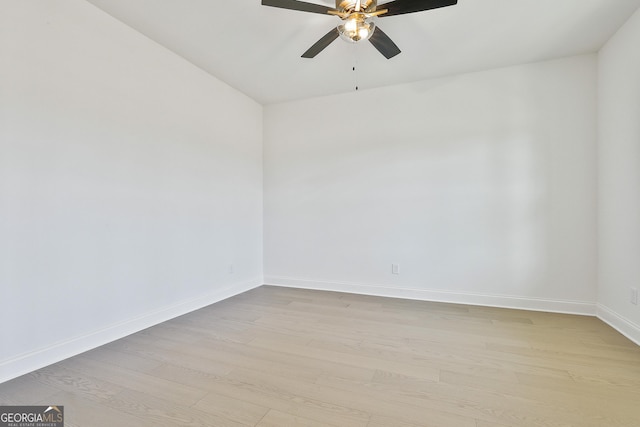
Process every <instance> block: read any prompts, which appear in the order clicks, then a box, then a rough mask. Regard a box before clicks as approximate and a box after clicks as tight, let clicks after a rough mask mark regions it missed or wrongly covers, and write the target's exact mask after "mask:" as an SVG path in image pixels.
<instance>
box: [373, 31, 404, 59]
mask: <svg viewBox="0 0 640 427" xmlns="http://www.w3.org/2000/svg"><path fill="white" fill-rule="evenodd" d="M369 41H370V42H371V44H372V45H373V46H374V47H375V48H376V49H378V52H380V53H381V54H383V55H384V57H385V58H387V59H391V58H393V57H394V56H396V55H397V54H399V53H400V52H401V50H400V48H398V46H396V44H395V43H394V42H393V41H392V40H391V39H390V38H389V36H388V35H386V34H385V33H384V31H382V30H381V29H380V27H376V29H375V30H374V31H373V34H371V38H370V39H369Z"/></svg>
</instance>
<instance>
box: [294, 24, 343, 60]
mask: <svg viewBox="0 0 640 427" xmlns="http://www.w3.org/2000/svg"><path fill="white" fill-rule="evenodd" d="M339 36H340V33H338V29H337V28H333V29H331V31H329V32H328V33H327V34H325V35H324V37H322V38H321V39H320V40H318V41H317V42H316V43H315V44H314V45H313V46H311V47H310V48H309V50H307V51H306V52H305V53H303V54H302V57H303V58H314V57H315V56H316V55H317V54H319V53H320V52H322V51H323V50H324V48H326V47H327V46H329V45H330V44H331V43H332V42H333V41H334V40H335V39H337V38H338V37H339Z"/></svg>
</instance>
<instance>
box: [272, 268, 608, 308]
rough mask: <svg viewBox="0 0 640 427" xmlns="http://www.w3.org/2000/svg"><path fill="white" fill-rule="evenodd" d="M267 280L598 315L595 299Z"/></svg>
mask: <svg viewBox="0 0 640 427" xmlns="http://www.w3.org/2000/svg"><path fill="white" fill-rule="evenodd" d="M265 284H267V285H273V286H283V287H289V288H302V289H315V290H322V291H334V292H347V293H354V294H364V295H374V296H381V297H390V298H406V299H414V300H422V301H436V302H446V303H454V304H467V305H481V306H489V307H501V308H513V309H519V310H533V311H547V312H553V313H566V314H578V315H583V316H595V315H596V304H595V302H586V301H568V300H550V299H543V298H529V297H519V296H511V295H491V294H480V293H469V292H450V291H443V290H430V289H412V288H399V287H391V286H385V285H365V284H358V283H344V282H321V281H315V280H302V279H294V278H288V277H275V276H267V277H265Z"/></svg>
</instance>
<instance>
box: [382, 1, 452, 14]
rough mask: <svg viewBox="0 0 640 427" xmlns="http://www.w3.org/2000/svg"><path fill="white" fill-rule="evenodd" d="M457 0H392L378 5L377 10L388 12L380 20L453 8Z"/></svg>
mask: <svg viewBox="0 0 640 427" xmlns="http://www.w3.org/2000/svg"><path fill="white" fill-rule="evenodd" d="M455 4H458V0H394V1H392V2H389V3H385V4H381V5H378V9H387V10H388V12H387V13H385V14H384V15H380V17H381V18H384V17H387V16H394V15H403V14H405V13H414V12H422V11H424V10H431V9H438V8H440V7H447V6H453V5H455Z"/></svg>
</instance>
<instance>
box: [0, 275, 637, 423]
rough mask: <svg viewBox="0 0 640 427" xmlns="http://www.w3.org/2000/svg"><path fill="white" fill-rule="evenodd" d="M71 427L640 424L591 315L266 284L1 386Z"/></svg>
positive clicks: (624, 348) (630, 354)
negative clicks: (56, 411)
mask: <svg viewBox="0 0 640 427" xmlns="http://www.w3.org/2000/svg"><path fill="white" fill-rule="evenodd" d="M0 404H3V405H11V404H41V405H49V404H58V405H64V407H65V416H66V426H67V427H102V426H104V427H116V426H118V427H123V426H216V427H217V426H223V427H224V426H257V427H283V426H310V427H315V426H338V427H343V426H346V427H349V426H361V427H383V426H394V427H395V426H397V427H415V426H434V427H436V426H438V427H439V426H442V427H445V426H446V427H507V426H514V427H516V426H517V427H529V426H531V427H533V426H554V427H560V426H563V427H566V426H575V427H595V426H598V427H617V426H625V427H626V426H628V427H638V426H640V347H638V346H636V345H635V344H633V343H631V342H630V341H628V340H627V339H626V338H624V337H623V336H621V335H620V334H619V333H617V332H616V331H614V330H613V329H612V328H610V327H609V326H607V325H605V324H604V323H602V322H601V321H600V320H598V319H596V318H591V317H582V316H571V315H562V314H550V313H538V312H530V311H518V310H507V309H497V308H486V307H473V306H463V305H455V304H441V303H432V302H419V301H410V300H400V299H392V298H379V297H371V296H362V295H352V294H340V293H334V292H321V291H310V290H299V289H287V288H278V287H270V286H263V287H261V288H258V289H255V290H253V291H250V292H247V293H245V294H242V295H238V296H236V297H234V298H231V299H228V300H226V301H223V302H220V303H218V304H214V305H212V306H209V307H207V308H204V309H202V310H199V311H196V312H194V313H191V314H188V315H185V316H182V317H180V318H177V319H174V320H172V321H169V322H166V323H163V324H161V325H158V326H155V327H153V328H150V329H147V330H145V331H142V332H139V333H137V334H134V335H131V336H129V337H126V338H124V339H121V340H118V341H116V342H113V343H111V344H108V345H105V346H103V347H100V348H98V349H95V350H93V351H90V352H87V353H84V354H82V355H79V356H76V357H73V358H71V359H68V360H65V361H63V362H60V363H57V364H55V365H52V366H49V367H47V368H44V369H40V370H38V371H36V372H33V373H31V374H28V375H25V376H23V377H20V378H17V379H15V380H12V381H9V382H6V383H4V384H0Z"/></svg>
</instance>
